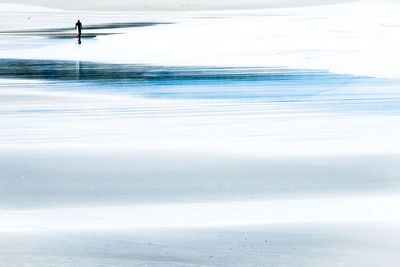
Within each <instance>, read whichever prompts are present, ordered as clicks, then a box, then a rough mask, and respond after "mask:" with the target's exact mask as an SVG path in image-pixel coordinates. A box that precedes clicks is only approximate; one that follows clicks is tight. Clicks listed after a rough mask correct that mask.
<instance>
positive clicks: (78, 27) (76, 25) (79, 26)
mask: <svg viewBox="0 0 400 267" xmlns="http://www.w3.org/2000/svg"><path fill="white" fill-rule="evenodd" d="M75 30H78V38H79V39H80V38H81V34H82V23H81V21H80V20H78V22H77V23H75Z"/></svg>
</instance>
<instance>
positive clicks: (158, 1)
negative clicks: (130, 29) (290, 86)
mask: <svg viewBox="0 0 400 267" xmlns="http://www.w3.org/2000/svg"><path fill="white" fill-rule="evenodd" d="M349 1H350V0H235V1H229V0H218V1H215V0H136V1H131V0H114V1H110V0H88V1H81V0H12V1H11V0H0V3H12V4H27V5H36V6H44V7H51V8H58V9H67V10H124V11H128V10H131V11H135V10H202V9H241V8H245V9H246V8H268V7H288V6H304V5H319V4H332V3H342V2H349Z"/></svg>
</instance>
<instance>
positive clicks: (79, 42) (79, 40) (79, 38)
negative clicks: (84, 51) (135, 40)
mask: <svg viewBox="0 0 400 267" xmlns="http://www.w3.org/2000/svg"><path fill="white" fill-rule="evenodd" d="M81 43H82V41H81V37H80V36H79V37H78V44H81Z"/></svg>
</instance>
